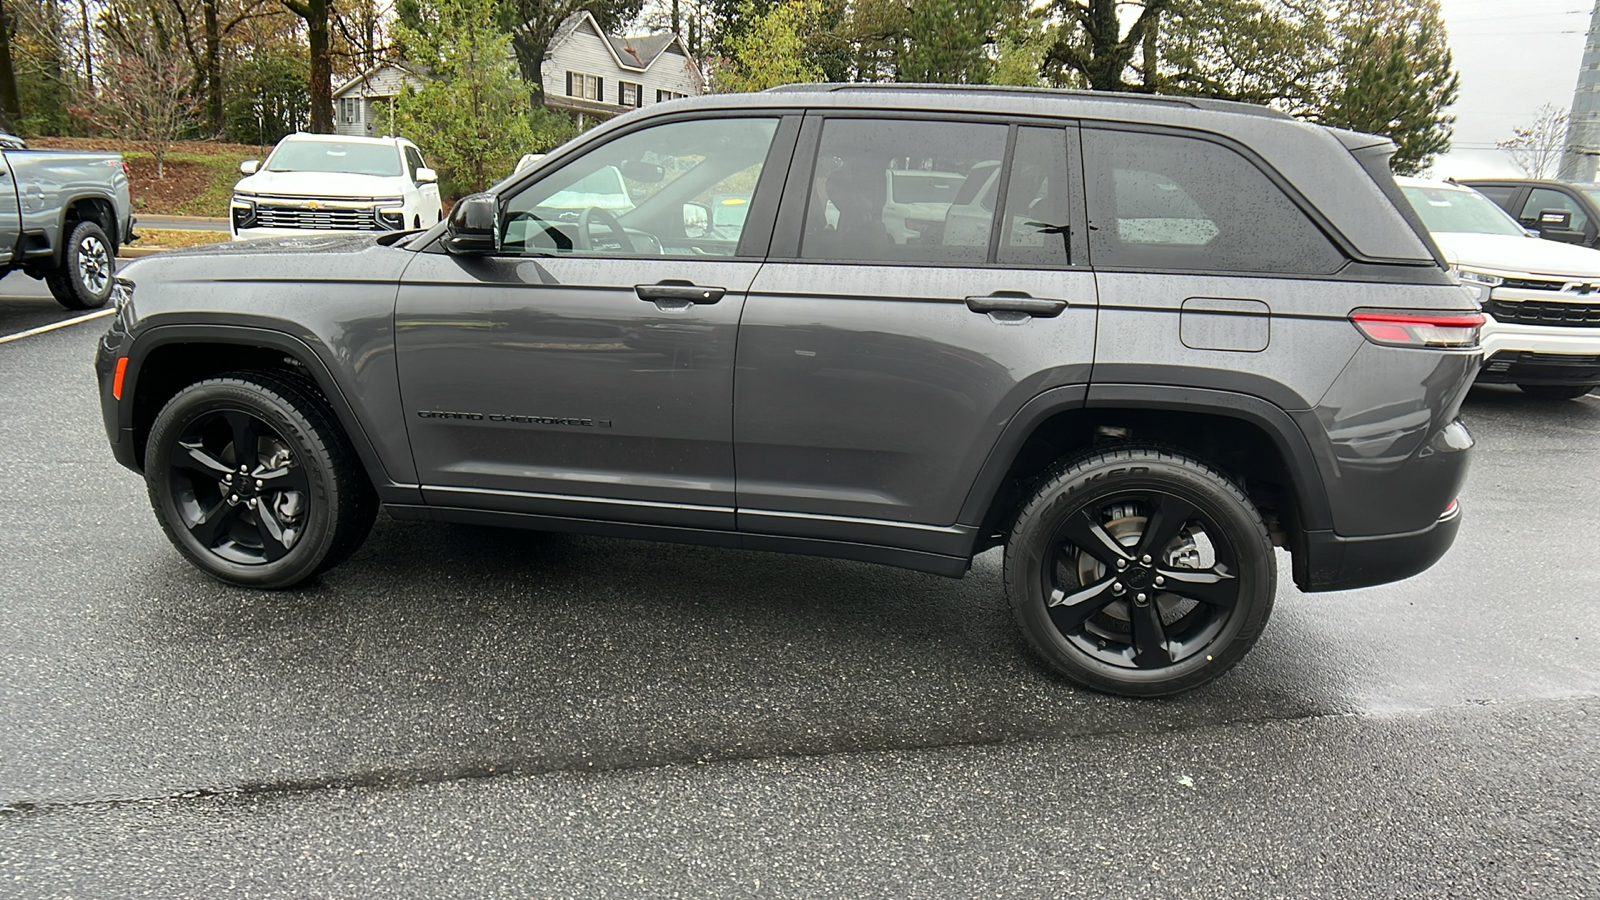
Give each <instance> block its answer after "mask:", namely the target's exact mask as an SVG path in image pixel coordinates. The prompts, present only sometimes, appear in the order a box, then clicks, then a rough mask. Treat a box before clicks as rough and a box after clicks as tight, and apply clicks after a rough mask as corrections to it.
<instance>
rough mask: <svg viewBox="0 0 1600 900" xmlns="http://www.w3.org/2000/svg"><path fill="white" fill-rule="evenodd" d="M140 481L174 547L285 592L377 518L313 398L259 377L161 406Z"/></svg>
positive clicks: (226, 577)
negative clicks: (145, 485)
mask: <svg viewBox="0 0 1600 900" xmlns="http://www.w3.org/2000/svg"><path fill="white" fill-rule="evenodd" d="M145 482H146V484H147V486H148V487H149V491H150V503H151V505H152V506H153V507H154V508H155V511H156V517H157V518H158V519H159V520H160V521H161V527H162V528H163V529H165V531H166V532H167V537H168V538H169V539H170V540H171V541H172V543H173V546H175V547H177V548H178V551H179V552H181V553H182V554H183V555H184V556H186V557H188V559H189V561H190V562H192V563H194V564H195V565H196V566H197V567H199V568H200V569H201V570H202V571H204V572H206V573H207V574H209V575H212V576H213V577H216V578H218V579H220V580H222V581H226V582H229V583H232V584H239V585H245V586H249V587H259V588H284V587H291V586H293V585H296V584H299V583H301V582H303V581H306V580H307V579H309V578H311V577H313V576H314V575H316V574H317V573H318V572H321V571H323V570H325V569H328V568H331V567H333V566H334V565H336V564H337V563H339V562H340V561H341V560H343V559H344V558H345V557H346V556H348V555H349V554H350V553H351V552H353V551H354V550H355V548H356V547H358V546H359V545H360V544H361V541H362V540H363V539H364V538H365V537H366V535H367V532H368V531H370V530H371V528H372V520H373V517H374V516H375V515H376V512H377V501H376V496H375V495H374V493H373V491H372V488H371V486H370V485H369V484H368V482H367V480H366V478H365V476H364V475H363V474H362V473H361V471H360V469H359V468H358V466H357V463H356V459H355V455H354V453H353V452H352V451H351V449H350V447H349V445H348V443H347V442H346V441H345V440H344V435H343V433H342V432H340V431H339V428H338V426H337V425H336V424H334V421H333V419H332V416H331V415H330V414H329V413H328V411H327V410H326V409H325V408H324V407H323V405H322V404H321V402H320V401H318V400H317V399H316V398H315V397H314V396H313V395H312V394H311V393H310V392H309V391H307V390H305V389H303V388H301V387H300V386H298V385H297V384H295V383H293V382H291V381H289V380H287V379H280V378H277V377H274V376H271V375H267V374H264V373H247V374H241V375H237V376H231V377H221V378H212V379H208V380H206V381H202V382H199V383H198V384H192V385H190V386H188V387H186V388H184V389H183V390H181V391H179V392H178V394H177V396H175V397H173V398H172V399H171V400H170V401H168V403H167V405H166V407H165V408H164V409H162V411H161V413H160V415H158V416H157V417H156V420H155V424H154V425H153V426H152V427H151V430H150V441H149V443H148V444H147V445H146V452H145Z"/></svg>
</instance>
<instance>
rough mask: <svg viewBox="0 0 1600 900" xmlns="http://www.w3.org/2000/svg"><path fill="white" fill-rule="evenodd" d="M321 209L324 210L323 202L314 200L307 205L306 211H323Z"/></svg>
mask: <svg viewBox="0 0 1600 900" xmlns="http://www.w3.org/2000/svg"><path fill="white" fill-rule="evenodd" d="M321 208H322V203H321V201H318V200H312V201H311V202H310V203H307V204H306V209H321Z"/></svg>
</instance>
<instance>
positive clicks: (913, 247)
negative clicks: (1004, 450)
mask: <svg viewBox="0 0 1600 900" xmlns="http://www.w3.org/2000/svg"><path fill="white" fill-rule="evenodd" d="M1076 147H1077V140H1076V135H1075V129H1074V128H1073V127H1071V126H1069V125H1066V124H1064V123H1062V122H1060V121H1045V122H1037V123H1021V122H1014V121H1005V120H1000V119H992V118H982V117H935V116H930V115H915V116H912V115H905V116H898V117H896V116H890V115H884V114H877V115H846V114H843V113H840V114H833V115H826V116H824V115H818V114H815V113H813V114H810V115H808V116H807V119H806V126H805V129H804V130H803V131H802V134H801V138H800V142H799V145H798V147H797V150H796V159H795V163H794V165H793V166H792V167H791V171H790V174H789V179H788V185H787V187H786V190H785V192H784V206H783V209H782V211H781V215H780V222H779V228H778V232H777V233H776V234H775V236H774V242H773V253H772V255H771V257H770V258H769V261H768V263H767V265H766V266H765V267H763V268H762V270H761V273H760V275H758V276H757V278H756V281H755V284H754V285H752V286H751V291H750V297H749V299H748V300H747V301H746V303H745V311H744V318H743V321H742V324H741V327H740V330H739V354H738V356H739V362H738V374H737V378H736V391H735V396H734V445H735V455H736V457H737V460H738V505H739V529H740V531H743V532H748V533H757V534H769V535H781V536H824V537H835V538H837V537H838V536H839V535H840V534H855V535H856V536H857V537H858V538H859V539H860V540H862V541H865V542H869V543H883V544H890V545H899V546H907V547H910V546H913V545H915V546H917V547H920V548H921V549H926V550H928V551H931V552H945V553H959V552H964V547H963V545H962V540H963V534H964V533H965V531H964V530H963V529H962V528H959V527H955V526H956V525H957V517H958V513H959V512H960V510H961V507H962V504H963V501H964V500H966V497H967V493H968V490H969V488H970V486H971V485H972V483H973V481H974V479H975V478H976V475H977V472H978V470H979V468H980V467H981V465H982V463H983V461H984V460H985V458H986V457H987V455H988V453H989V451H990V449H991V448H992V447H993V446H994V444H995V442H996V440H997V438H998V435H999V433H1000V431H1001V429H1002V428H1003V427H1004V425H1005V424H1006V422H1007V421H1008V420H1009V419H1010V418H1011V416H1012V414H1013V413H1014V412H1015V411H1016V410H1017V409H1018V407H1020V406H1021V405H1022V404H1023V403H1025V402H1026V401H1027V400H1028V399H1030V398H1032V397H1033V396H1035V395H1037V394H1038V393H1039V392H1041V391H1044V390H1047V389H1049V388H1052V387H1057V386H1061V385H1071V384H1083V383H1086V382H1087V381H1088V378H1089V370H1090V365H1091V363H1092V362H1093V351H1094V336H1095V318H1096V295H1095V286H1094V277H1093V275H1092V274H1090V272H1089V270H1088V268H1087V267H1086V266H1085V265H1084V262H1085V261H1086V259H1085V255H1086V254H1085V250H1086V242H1085V241H1084V238H1083V228H1082V227H1081V222H1082V218H1081V217H1082V191H1081V188H1080V186H1079V184H1078V180H1077V178H1076V176H1075V175H1073V172H1074V171H1075V168H1076V167H1075V165H1074V159H1075V156H1074V154H1075V152H1076V151H1075V148H1076ZM1006 161H1011V162H1012V164H1011V165H1008V166H1004V167H1002V166H1001V163H1002V162H1006ZM897 172H898V173H903V174H902V176H901V177H896V173H897ZM900 186H904V187H905V188H906V189H907V191H908V193H906V194H905V195H904V196H896V195H894V194H891V193H890V192H891V191H896V190H899V187H900ZM969 536H970V535H968V537H969Z"/></svg>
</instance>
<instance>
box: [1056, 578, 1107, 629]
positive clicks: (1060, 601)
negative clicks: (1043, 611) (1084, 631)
mask: <svg viewBox="0 0 1600 900" xmlns="http://www.w3.org/2000/svg"><path fill="white" fill-rule="evenodd" d="M1115 580H1116V578H1115V577H1114V576H1112V575H1107V576H1106V577H1104V578H1102V579H1100V580H1099V581H1096V582H1094V583H1093V584H1089V585H1084V586H1083V587H1080V588H1078V589H1077V590H1072V591H1067V590H1062V589H1061V588H1056V589H1054V590H1052V591H1051V592H1050V596H1049V598H1048V599H1046V600H1045V606H1046V608H1047V609H1048V610H1049V612H1050V618H1051V620H1052V621H1054V622H1055V623H1056V627H1057V628H1061V629H1065V630H1075V629H1077V628H1078V627H1080V626H1082V625H1083V623H1084V622H1085V621H1087V620H1088V619H1089V617H1090V616H1092V615H1094V614H1095V613H1097V612H1099V611H1100V610H1102V609H1105V608H1106V606H1107V605H1108V604H1110V603H1111V601H1113V600H1115V599H1117V596H1116V594H1113V593H1112V592H1111V583H1112V582H1113V581H1115Z"/></svg>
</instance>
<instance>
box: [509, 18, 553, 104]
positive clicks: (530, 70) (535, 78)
mask: <svg viewBox="0 0 1600 900" xmlns="http://www.w3.org/2000/svg"><path fill="white" fill-rule="evenodd" d="M548 44H549V40H548V39H546V40H545V41H543V42H539V41H537V40H536V39H535V38H534V36H533V35H530V34H528V33H527V32H526V31H520V30H519V31H517V32H515V33H513V34H512V35H511V48H512V49H513V50H515V51H516V56H517V71H518V72H520V73H521V74H522V80H523V81H525V82H527V83H528V86H529V87H531V88H533V108H534V109H543V108H544V68H543V67H544V51H545V47H546V46H548Z"/></svg>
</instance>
